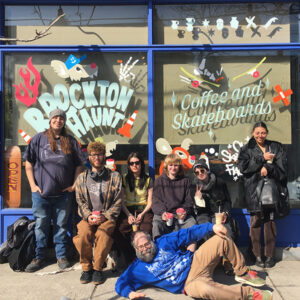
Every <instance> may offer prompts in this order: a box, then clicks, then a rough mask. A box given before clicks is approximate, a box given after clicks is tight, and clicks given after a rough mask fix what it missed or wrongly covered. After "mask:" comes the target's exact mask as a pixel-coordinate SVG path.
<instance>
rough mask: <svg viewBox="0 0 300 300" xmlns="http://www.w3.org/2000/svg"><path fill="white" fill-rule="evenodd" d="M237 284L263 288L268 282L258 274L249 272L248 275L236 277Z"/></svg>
mask: <svg viewBox="0 0 300 300" xmlns="http://www.w3.org/2000/svg"><path fill="white" fill-rule="evenodd" d="M234 279H235V280H236V281H237V282H240V283H246V284H249V285H252V286H263V285H265V284H266V281H265V280H264V279H262V278H260V277H258V276H257V272H255V271H253V270H249V271H248V272H247V273H246V274H244V275H242V276H238V275H235V278H234Z"/></svg>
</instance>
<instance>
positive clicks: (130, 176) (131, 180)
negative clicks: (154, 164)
mask: <svg viewBox="0 0 300 300" xmlns="http://www.w3.org/2000/svg"><path fill="white" fill-rule="evenodd" d="M133 157H136V158H137V159H138V160H139V161H140V163H141V173H140V181H139V189H140V190H141V189H142V188H143V187H144V185H145V183H146V181H147V178H148V177H149V175H147V174H146V172H145V161H144V158H143V157H142V155H141V154H140V153H138V152H131V153H130V154H129V156H128V158H127V175H126V176H125V179H126V182H128V185H129V189H130V192H133V191H134V187H135V186H134V181H135V177H134V175H133V173H132V172H131V169H130V166H129V162H130V160H131V159H132V158H133Z"/></svg>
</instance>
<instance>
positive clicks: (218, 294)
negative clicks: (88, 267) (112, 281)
mask: <svg viewBox="0 0 300 300" xmlns="http://www.w3.org/2000/svg"><path fill="white" fill-rule="evenodd" d="M211 231H214V233H215V234H216V235H215V236H213V237H212V238H210V239H208V240H207V241H206V242H205V243H204V244H203V245H202V246H201V247H200V248H199V249H198V250H197V251H196V252H194V253H193V252H190V251H182V247H183V246H186V245H188V244H190V243H192V242H196V241H198V240H200V239H201V238H203V237H204V235H206V234H208V233H210V232H211ZM226 233H227V231H226V228H225V227H224V225H222V224H218V225H216V224H215V225H212V224H211V223H205V224H201V225H194V226H192V227H190V228H187V229H180V230H179V231H176V232H172V233H169V234H166V235H163V236H162V237H160V238H158V239H156V240H155V241H154V242H153V241H152V240H151V237H150V236H149V235H148V234H147V233H145V232H142V231H137V232H136V233H135V234H134V236H133V241H132V243H133V246H134V248H135V250H136V255H137V259H136V260H135V261H134V262H133V263H132V264H131V265H130V266H129V267H128V269H127V270H126V271H125V272H124V273H123V274H122V275H121V276H120V277H119V279H118V280H117V282H116V285H115V290H116V292H117V293H118V294H119V295H121V296H123V297H128V298H129V299H139V298H143V297H146V295H145V294H144V293H142V292H137V290H138V289H139V288H141V287H142V286H145V285H147V286H155V287H158V288H162V289H165V290H167V291H169V292H171V293H184V294H187V295H188V296H191V297H193V298H204V299H228V300H234V299H243V300H244V299H252V300H254V299H257V300H258V299H263V300H266V299H272V293H271V292H270V291H267V290H264V291H263V290H261V291H260V290H255V289H253V288H252V287H251V286H255V287H260V286H263V285H265V280H263V279H262V278H260V277H258V276H257V273H256V272H254V271H252V270H250V269H249V268H248V267H247V266H246V265H245V261H244V257H243V255H242V254H241V252H240V251H239V250H238V248H237V246H236V245H235V244H234V242H233V241H232V239H230V238H228V237H227V236H226ZM222 256H226V257H227V258H228V259H229V261H230V262H231V263H232V265H233V268H234V271H235V274H236V275H235V280H236V281H238V282H240V283H244V284H248V285H251V286H244V285H243V286H237V285H234V286H228V285H224V284H220V283H217V282H215V281H214V280H213V279H212V275H213V272H214V269H215V267H216V266H217V264H218V263H219V261H220V258H221V257H222Z"/></svg>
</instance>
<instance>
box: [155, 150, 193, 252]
mask: <svg viewBox="0 0 300 300" xmlns="http://www.w3.org/2000/svg"><path fill="white" fill-rule="evenodd" d="M190 187H191V182H190V180H189V178H187V177H185V176H184V173H183V166H182V160H181V158H180V157H179V156H178V155H177V154H174V153H172V154H169V155H168V156H167V157H166V158H165V161H164V166H163V173H162V175H161V176H159V177H158V178H157V179H156V180H155V181H154V187H153V199H152V211H153V213H154V217H153V224H152V235H153V239H156V238H158V237H160V236H162V235H163V234H167V233H170V232H172V231H177V230H179V229H181V228H188V227H191V226H193V225H195V224H196V221H195V219H194V217H193V216H192V210H193V205H194V201H193V199H192V196H191V193H190ZM178 209H181V210H182V212H183V213H182V219H181V220H179V219H176V218H172V219H173V220H174V221H173V222H172V224H168V222H167V221H168V216H169V215H171V216H174V215H175V216H176V212H177V210H178ZM187 249H188V250H190V251H195V250H196V244H195V243H191V244H190V245H188V248H187Z"/></svg>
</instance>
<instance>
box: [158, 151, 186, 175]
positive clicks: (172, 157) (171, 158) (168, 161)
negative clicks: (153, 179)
mask: <svg viewBox="0 0 300 300" xmlns="http://www.w3.org/2000/svg"><path fill="white" fill-rule="evenodd" d="M172 164H176V165H179V170H178V173H177V175H178V176H182V175H183V174H184V171H183V166H182V160H181V158H180V156H179V155H177V154H176V153H171V154H169V155H167V156H166V158H165V160H164V166H163V171H164V172H165V173H166V174H167V175H168V166H169V165H172Z"/></svg>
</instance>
